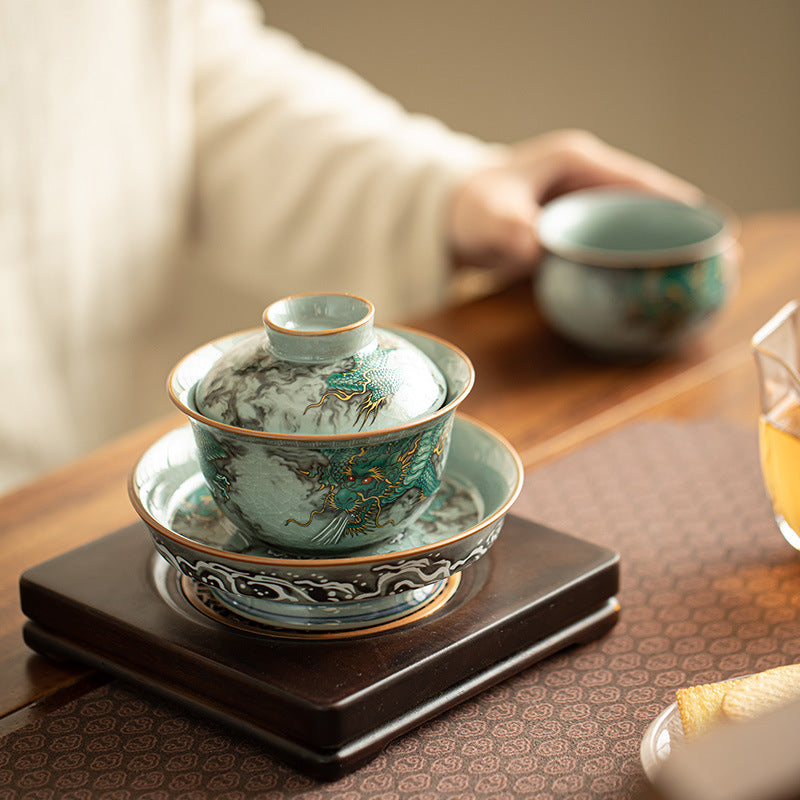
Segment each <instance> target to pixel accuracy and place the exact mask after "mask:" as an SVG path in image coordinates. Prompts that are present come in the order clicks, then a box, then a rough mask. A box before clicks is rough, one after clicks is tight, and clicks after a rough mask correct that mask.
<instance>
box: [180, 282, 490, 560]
mask: <svg viewBox="0 0 800 800" xmlns="http://www.w3.org/2000/svg"><path fill="white" fill-rule="evenodd" d="M373 313H374V312H373V309H372V306H371V304H369V303H368V302H367V301H365V300H362V299H361V298H356V297H352V296H350V295H300V296H297V297H293V298H287V299H285V300H282V301H279V302H278V303H277V304H273V305H272V306H270V307H269V308H268V309H267V310H266V311H265V315H264V316H265V321H266V333H265V331H246V332H244V333H239V334H233V335H230V336H226V337H223V338H221V339H218V340H216V341H214V342H211V343H209V344H207V345H204V346H203V347H201V348H199V349H198V350H195V351H194V352H193V353H190V354H189V355H188V356H186V357H185V358H183V359H182V360H181V361H180V362H179V363H178V364H177V365H176V367H175V368H174V370H173V371H172V374H171V375H170V378H169V393H170V396H171V398H172V400H173V402H174V403H175V404H176V405H177V407H178V408H179V409H180V410H181V411H182V412H183V413H184V414H185V415H186V416H187V417H188V419H189V421H190V423H191V427H192V431H193V434H194V438H195V441H196V446H197V454H198V461H199V465H200V469H201V470H202V473H203V476H204V478H205V481H206V483H207V484H208V486H209V489H210V491H211V493H212V495H213V497H214V500H215V503H216V504H217V506H218V508H219V509H220V511H221V512H222V513H223V514H224V515H225V516H226V517H228V518H229V519H230V520H231V521H232V522H233V523H234V524H235V525H237V526H238V527H239V528H241V529H242V530H243V531H247V532H248V534H249V535H250V536H252V537H253V538H254V539H256V540H259V541H262V542H264V543H266V544H268V545H271V546H273V547H277V548H280V549H282V550H285V551H288V552H295V553H304V554H312V555H315V556H320V557H322V556H335V555H341V554H344V553H348V552H351V551H357V550H359V549H361V548H364V547H368V546H370V545H372V544H374V543H375V542H378V541H383V540H386V539H390V538H392V537H394V536H396V535H397V534H398V533H400V532H402V531H403V530H405V529H406V528H407V527H408V526H409V525H410V524H412V523H413V522H414V521H415V520H416V519H418V518H419V516H420V515H421V514H422V513H423V512H424V511H425V509H426V508H427V507H428V506H429V504H430V503H431V501H432V499H433V497H434V495H435V494H436V492H437V490H438V489H439V486H440V483H441V478H442V474H443V471H444V467H445V462H446V460H447V455H448V450H449V446H450V434H451V429H452V424H453V415H454V414H455V411H456V408H457V407H458V405H459V404H460V403H461V401H462V400H463V399H464V397H466V395H467V393H468V392H469V391H470V389H471V387H472V384H473V381H474V370H473V367H472V364H471V363H470V361H469V359H468V358H467V357H466V356H465V355H464V354H463V353H462V352H461V351H460V350H458V349H457V348H456V347H453V346H452V345H450V344H448V343H446V342H443V341H441V340H439V339H437V338H435V337H432V336H428V335H426V334H423V333H420V332H416V331H411V330H403V329H391V330H390V329H378V328H375V327H374V325H373Z"/></svg>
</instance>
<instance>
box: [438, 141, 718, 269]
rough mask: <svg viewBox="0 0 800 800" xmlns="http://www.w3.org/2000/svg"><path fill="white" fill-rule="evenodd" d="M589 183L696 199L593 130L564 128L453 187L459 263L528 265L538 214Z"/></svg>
mask: <svg viewBox="0 0 800 800" xmlns="http://www.w3.org/2000/svg"><path fill="white" fill-rule="evenodd" d="M592 186H626V187H629V188H638V189H642V190H645V191H650V192H654V193H656V194H662V195H666V196H668V197H672V198H674V199H676V200H680V201H682V202H685V203H689V204H696V203H699V202H700V201H701V200H702V199H703V194H702V192H701V191H700V190H699V189H698V188H697V187H695V186H693V185H691V184H690V183H687V182H686V181H684V180H681V179H680V178H677V177H675V176H674V175H672V174H670V173H669V172H666V171H665V170H663V169H660V168H659V167H656V166H655V165H654V164H651V163H650V162H648V161H645V160H643V159H640V158H637V157H635V156H633V155H630V154H629V153H626V152H624V151H622V150H617V149H616V148H613V147H611V146H609V145H608V144H606V143H605V142H603V141H601V140H600V139H598V138H597V137H596V136H594V135H593V134H591V133H587V132H586V131H579V130H565V131H556V132H553V133H548V134H545V135H543V136H538V137H536V138H533V139H529V140H527V141H524V142H521V143H519V144H516V145H512V146H510V147H509V148H507V149H506V150H505V151H504V154H503V155H502V156H501V158H500V161H499V163H497V164H496V165H493V166H491V167H487V168H485V169H483V170H481V171H479V172H477V173H475V174H474V175H472V176H470V177H469V178H467V179H466V180H465V181H464V182H463V183H462V184H461V185H460V186H459V187H458V188H457V189H456V191H455V193H454V195H453V198H452V202H451V205H450V209H449V216H448V244H449V248H450V252H451V254H452V258H453V262H454V263H455V264H457V265H458V264H468V265H471V266H480V267H496V268H503V269H508V270H513V271H530V270H531V269H532V268H533V265H534V264H535V262H536V260H537V258H538V257H539V253H540V249H541V248H540V244H539V240H538V238H537V235H536V218H537V216H538V214H539V211H540V209H541V207H542V205H543V204H544V203H546V202H548V201H549V200H552V199H553V198H555V197H557V196H559V195H562V194H566V193H567V192H571V191H575V190H577V189H586V188H590V187H592Z"/></svg>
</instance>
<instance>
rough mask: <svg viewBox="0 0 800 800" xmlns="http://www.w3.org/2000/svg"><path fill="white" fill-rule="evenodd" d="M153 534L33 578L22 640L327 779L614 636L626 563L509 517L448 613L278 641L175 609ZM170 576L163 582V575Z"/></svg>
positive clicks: (139, 529)
mask: <svg viewBox="0 0 800 800" xmlns="http://www.w3.org/2000/svg"><path fill="white" fill-rule="evenodd" d="M158 558H159V556H157V555H155V553H154V550H153V547H152V545H151V543H150V539H149V536H148V534H147V532H146V529H145V528H144V526H143V525H142V524H138V523H137V524H135V525H132V526H130V527H128V528H124V529H123V530H120V531H118V532H116V533H113V534H110V535H109V536H106V537H104V538H102V539H100V540H98V541H96V542H93V543H91V544H88V545H86V546H84V547H82V548H79V549H77V550H73V551H71V552H69V553H67V554H65V555H63V556H60V557H58V558H56V559H54V560H52V561H48V562H46V563H44V564H41V565H39V566H37V567H34V568H32V569H30V570H28V571H27V572H26V573H25V574H24V575H23V576H22V578H21V580H20V593H21V601H22V609H23V611H24V612H25V614H26V615H27V617H28V618H29V621H28V622H26V624H25V628H24V636H25V641H26V642H27V643H28V645H29V646H30V647H32V648H33V649H35V650H37V651H38V652H40V653H42V654H44V655H47V656H50V657H53V658H57V659H68V660H77V661H79V662H83V663H87V664H89V665H91V666H94V667H97V668H99V669H102V670H104V671H106V672H109V673H111V674H114V675H117V676H120V677H122V678H124V679H128V680H130V681H133V682H135V683H138V684H140V685H143V686H144V687H146V688H148V689H150V690H152V691H154V692H156V693H158V694H161V695H164V696H166V697H169V698H172V699H174V700H177V701H179V702H181V703H183V704H185V705H187V706H189V707H191V708H193V709H196V710H199V711H201V712H202V713H205V714H207V715H210V716H212V717H214V718H216V719H218V720H221V721H223V722H225V723H227V724H230V725H233V726H235V727H236V728H238V729H240V730H244V731H246V732H248V733H249V734H252V735H255V736H256V737H258V738H259V739H260V740H262V741H263V742H265V743H266V744H267V745H268V746H269V747H270V748H271V749H272V750H273V751H274V752H275V753H276V755H278V756H280V757H281V758H283V759H284V760H286V761H287V762H289V763H291V764H292V765H294V766H295V767H297V768H298V769H301V770H302V771H304V772H307V773H309V774H311V775H313V776H315V777H318V778H322V779H333V778H336V777H338V776H340V775H342V774H344V773H346V772H349V771H351V770H352V769H354V768H356V767H357V766H358V765H360V764H361V763H363V762H364V761H365V760H367V759H369V758H371V757H372V756H374V755H376V754H377V753H378V752H379V751H380V750H381V748H383V747H384V746H385V745H386V744H387V743H388V742H389V741H391V740H392V739H393V738H395V737H397V736H399V735H400V734H402V733H404V732H406V731H408V730H410V729H411V728H413V727H415V726H417V725H419V724H420V723H422V722H424V721H425V720H428V719H431V718H432V717H434V716H436V715H437V714H439V713H441V712H442V711H444V710H445V709H447V708H449V707H451V706H453V705H456V704H457V703H460V702H462V701H464V700H466V699H467V698H469V697H471V696H473V695H475V694H476V693H478V692H480V691H482V690H483V689H486V688H488V687H489V686H492V685H493V684H495V683H497V682H499V681H501V680H503V679H505V678H507V677H509V676H510V675H512V674H514V673H516V672H518V671H520V670H521V669H523V668H525V667H527V666H529V665H530V664H533V663H534V662H536V661H538V660H540V659H542V658H545V657H547V656H549V655H551V654H552V653H554V652H556V651H558V650H560V649H562V648H564V647H566V646H569V645H572V644H577V643H582V642H587V641H589V640H591V639H593V638H595V637H597V636H600V635H602V634H603V633H605V632H606V631H608V630H609V629H610V628H611V627H612V626H613V625H614V623H615V622H616V620H617V616H618V611H619V607H618V604H617V601H616V598H615V595H616V593H617V591H618V584H619V557H618V555H617V554H616V553H614V552H612V551H610V550H607V549H604V548H601V547H597V546H595V545H593V544H590V543H588V542H585V541H583V540H580V539H577V538H575V537H572V536H568V535H566V534H563V533H560V532H558V531H554V530H551V529H549V528H545V527H543V526H540V525H537V524H535V523H533V522H530V521H528V520H524V519H521V518H519V517H515V516H509V517H508V519H507V521H506V525H505V528H504V529H503V531H502V533H501V534H500V537H499V539H498V540H497V542H496V543H495V544H494V545H493V547H492V548H491V550H490V551H489V553H488V555H486V556H485V557H484V558H483V559H482V560H481V561H479V562H477V563H476V564H475V565H473V566H472V567H470V568H468V569H467V570H465V571H464V573H463V575H462V579H461V583H460V585H459V587H458V589H457V591H456V592H455V594H454V595H453V597H452V598H451V599H450V600H448V602H447V603H446V604H445V605H444V606H443V607H442V608H441V609H439V610H437V611H435V612H434V613H432V614H431V615H430V616H428V617H426V618H424V619H422V620H418V621H415V622H411V623H408V624H407V625H404V626H401V627H399V628H397V629H395V630H391V631H386V632H382V633H375V634H371V635H364V636H358V637H355V638H346V639H330V640H327V639H323V640H317V641H307V640H306V641H304V640H302V639H299V638H298V639H293V638H278V637H273V636H270V635H268V634H264V633H257V632H245V631H242V630H237V629H235V628H233V627H230V626H228V625H225V624H222V623H219V622H215V621H213V620H211V619H208V618H207V617H205V616H204V615H203V614H201V613H200V612H199V611H197V610H196V609H195V608H193V607H192V606H191V605H190V604H189V603H188V602H186V603H185V604H184V605H181V603H180V602H173V603H168V602H165V600H164V598H163V597H162V593H161V592H160V591H159V590H158V589H157V587H156V584H155V580H154V559H158ZM162 571H163V570H162Z"/></svg>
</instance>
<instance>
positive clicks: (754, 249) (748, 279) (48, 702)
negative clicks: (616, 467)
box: [0, 212, 800, 734]
mask: <svg viewBox="0 0 800 800" xmlns="http://www.w3.org/2000/svg"><path fill="white" fill-rule="evenodd" d="M742 245H743V248H744V261H743V266H742V277H741V284H740V289H739V292H738V294H737V296H736V298H735V300H734V301H733V302H732V304H731V305H730V306H729V307H728V308H727V309H726V310H725V312H724V313H723V314H722V315H721V316H720V317H719V318H718V320H717V321H716V322H715V324H714V326H713V328H711V329H710V330H709V331H708V332H707V333H706V334H705V335H704V336H703V337H702V338H700V339H698V340H697V341H695V342H693V343H692V344H691V345H690V346H689V347H687V348H686V349H685V350H683V351H682V352H680V353H678V354H675V355H673V356H671V357H669V358H664V359H662V360H659V361H656V362H653V363H649V364H645V365H615V364H606V363H600V362H597V361H593V360H590V359H588V358H587V357H586V356H584V355H582V354H581V353H579V352H577V351H576V350H575V349H573V348H571V347H570V346H568V345H567V344H565V343H563V342H562V341H560V340H559V339H557V338H556V337H555V336H554V335H553V334H552V333H551V332H549V331H548V330H547V329H546V328H545V326H544V324H543V322H542V320H541V317H540V316H539V314H538V313H537V311H536V309H535V308H534V305H533V300H532V296H531V292H530V290H529V287H528V286H527V285H514V286H510V287H507V288H505V289H503V290H501V291H499V292H498V293H495V294H493V295H491V296H488V297H485V298H482V299H479V300H477V301H474V302H470V303H467V304H465V305H461V306H458V307H454V308H451V309H449V310H447V311H444V312H441V313H438V314H436V315H434V316H432V317H429V318H424V319H418V320H412V321H411V324H412V325H413V326H414V327H418V328H421V329H423V330H426V331H429V332H431V333H434V334H437V335H439V336H442V337H443V338H446V339H448V340H450V341H452V342H454V343H455V344H457V345H459V346H460V347H461V348H463V349H464V350H465V351H466V352H467V353H468V354H469V356H470V357H471V358H472V360H473V362H474V364H475V368H476V372H477V380H476V384H475V387H474V390H473V392H472V394H471V395H470V396H469V397H468V398H467V400H466V401H465V402H464V404H463V411H464V412H465V413H468V414H470V415H472V416H474V417H476V418H478V419H480V420H482V421H484V422H486V423H487V424H489V425H491V426H493V427H494V428H495V429H497V430H498V431H500V432H501V433H502V434H504V435H505V436H506V437H507V438H508V439H509V440H510V441H511V442H512V444H513V445H514V446H515V447H516V448H517V449H518V451H519V453H520V455H521V457H522V460H523V462H524V464H525V467H526V469H532V468H534V467H536V466H538V465H541V464H543V463H545V462H546V461H548V460H551V459H553V458H554V457H556V456H559V455H561V454H564V453H565V452H567V451H569V450H571V449H574V448H576V447H577V446H579V445H581V444H583V443H585V442H587V441H589V440H591V439H593V438H595V437H597V436H599V435H601V434H603V433H606V432H608V431H610V430H612V429H614V428H616V427H619V426H621V425H623V424H625V423H627V422H629V421H632V420H635V419H639V418H643V417H653V416H671V417H683V418H692V417H705V416H721V417H724V418H728V419H732V420H736V421H739V422H741V423H743V424H745V425H749V426H755V422H756V418H757V413H758V409H757V385H756V376H755V369H754V366H753V363H752V357H751V355H750V352H749V339H750V336H751V335H752V333H753V332H754V331H755V330H756V329H757V328H758V327H759V326H760V325H761V324H762V323H763V322H764V321H766V320H767V319H768V318H769V317H770V316H771V315H772V314H773V313H774V312H775V311H777V309H778V308H780V307H781V306H782V305H783V304H784V303H785V302H787V301H788V300H790V299H792V298H794V297H800V213H799V212H782V213H768V214H767V213H765V214H759V215H755V216H752V217H750V218H748V219H746V220H745V222H744V225H743V231H742ZM180 422H181V419H180V418H179V417H178V416H177V414H176V415H175V416H170V417H169V418H167V419H163V420H159V421H157V422H155V423H154V424H151V425H149V426H147V427H145V428H142V429H140V430H137V431H135V432H133V433H131V434H129V435H127V436H125V437H123V438H121V439H119V440H117V441H114V442H112V443H110V444H109V445H108V446H106V447H105V448H103V449H101V450H98V451H97V452H95V453H92V454H91V455H89V456H88V457H86V458H83V459H81V460H80V461H77V462H75V463H74V464H72V465H70V466H68V467H66V468H64V469H61V470H58V471H56V472H54V473H52V474H49V475H47V476H45V477H43V478H41V479H40V480H37V481H35V482H33V483H31V484H30V485H28V486H25V487H23V488H21V489H19V490H17V491H15V492H13V493H12V494H9V495H7V496H5V497H3V498H0V552H2V553H3V557H4V570H3V573H2V578H0V734H2V733H5V732H7V731H9V730H13V729H14V728H16V727H17V726H19V725H21V724H24V723H25V722H26V721H28V720H30V719H32V718H34V717H35V716H36V715H37V714H41V713H43V712H44V711H46V710H47V709H49V708H51V707H53V705H57V704H59V703H61V702H63V701H64V700H65V699H66V698H68V697H71V696H74V695H75V694H76V693H80V692H81V691H83V690H85V689H86V688H87V687H88V686H91V685H94V683H95V682H96V681H98V680H102V678H100V677H99V676H95V675H93V674H92V673H91V672H88V671H87V670H85V669H82V668H79V667H67V666H64V665H56V664H53V663H50V662H48V661H46V660H45V659H43V658H41V657H39V656H37V655H35V654H33V653H32V652H31V651H30V650H29V649H28V648H27V647H26V646H25V644H24V643H23V641H22V635H21V627H22V623H23V615H22V613H21V611H20V609H19V601H18V589H17V581H18V578H19V575H20V574H21V573H22V572H23V571H24V570H25V569H27V568H28V567H30V566H32V565H34V564H37V563H39V562H41V561H44V560H45V559H48V558H50V557H52V556H55V555H57V554H59V553H62V552H65V551H67V550H70V549H72V548H74V547H76V546H78V545H80V544H83V543H85V542H89V541H92V540H94V539H96V538H98V537H100V536H102V535H103V534H106V533H108V532H111V531H113V530H115V529H117V528H119V527H122V526H124V525H126V524H128V523H131V522H133V521H135V519H136V516H135V514H134V511H133V509H132V508H131V506H130V503H129V501H128V497H127V491H126V481H127V477H128V472H129V470H130V468H131V466H132V464H133V463H134V461H135V459H136V458H137V457H138V455H139V454H140V453H141V452H142V451H143V450H144V449H145V448H146V447H147V446H148V445H149V444H150V443H151V442H152V441H153V440H154V439H155V438H157V437H158V436H159V435H161V434H162V433H164V432H165V431H167V430H168V429H169V428H171V427H173V426H175V425H176V424H179V423H180Z"/></svg>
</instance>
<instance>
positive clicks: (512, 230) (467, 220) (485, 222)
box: [450, 168, 540, 267]
mask: <svg viewBox="0 0 800 800" xmlns="http://www.w3.org/2000/svg"><path fill="white" fill-rule="evenodd" d="M538 213H539V206H538V204H537V203H536V202H535V201H534V197H533V191H532V188H531V185H530V182H529V181H527V180H526V179H525V178H524V177H523V176H521V175H520V174H519V173H518V172H516V171H512V170H507V169H502V168H501V169H490V170H486V171H483V172H481V173H478V174H477V175H475V176H473V178H472V179H471V180H469V181H467V183H465V184H464V185H463V186H462V187H461V188H460V190H459V191H458V192H457V194H456V197H455V199H454V203H453V207H452V213H451V226H450V234H451V242H452V245H453V250H454V252H455V253H456V254H457V256H458V258H459V260H460V261H462V262H469V263H472V264H473V265H475V266H490V267H495V266H517V265H528V264H531V265H532V264H533V262H534V261H535V260H536V259H537V258H538V256H539V251H540V245H539V240H538V237H537V235H536V219H537V216H538Z"/></svg>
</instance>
